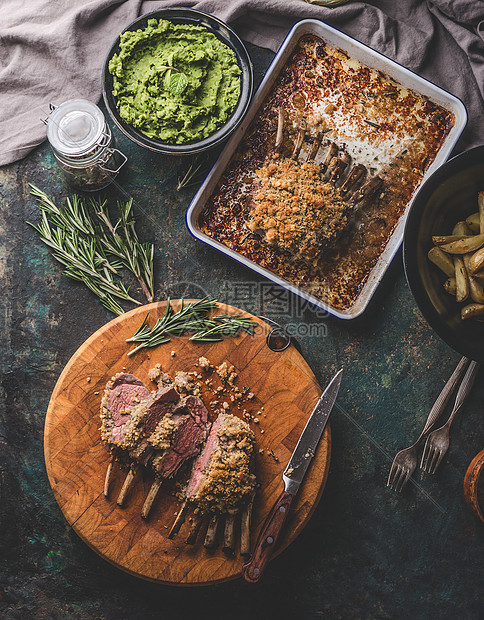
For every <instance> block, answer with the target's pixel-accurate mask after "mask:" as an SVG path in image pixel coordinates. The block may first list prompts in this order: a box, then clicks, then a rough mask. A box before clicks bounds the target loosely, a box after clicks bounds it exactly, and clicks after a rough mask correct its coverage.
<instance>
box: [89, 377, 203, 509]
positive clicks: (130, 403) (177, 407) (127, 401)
mask: <svg viewBox="0 0 484 620" xmlns="http://www.w3.org/2000/svg"><path fill="white" fill-rule="evenodd" d="M154 371H155V372H154V374H151V376H150V378H152V379H153V380H155V379H156V380H158V389H157V390H154V391H152V392H150V391H149V390H148V389H147V388H146V386H145V385H144V384H143V382H142V381H141V380H140V379H138V378H137V377H135V376H134V375H131V374H127V373H119V374H117V375H115V376H114V377H113V378H112V379H111V380H110V381H109V382H108V384H107V385H106V389H105V391H104V394H103V397H102V401H101V439H102V441H103V442H104V443H106V444H107V445H108V447H109V449H110V451H111V454H112V457H113V459H112V460H111V463H110V465H109V467H108V471H107V473H106V480H105V485H104V495H105V496H106V497H107V496H108V493H109V481H110V477H111V471H112V464H113V460H116V461H117V462H118V463H119V464H120V466H121V467H122V468H123V469H127V470H128V473H127V476H126V479H125V481H124V484H123V487H122V489H121V491H120V493H119V496H118V499H117V502H118V504H119V505H120V506H121V505H122V504H123V503H124V500H125V498H126V495H127V492H128V490H129V488H130V486H131V484H132V482H133V480H134V479H135V477H136V474H137V472H139V471H140V470H141V469H142V468H143V467H145V468H148V469H149V470H150V471H151V472H152V473H153V474H154V475H155V482H154V483H153V486H152V488H151V490H150V493H149V495H148V497H147V500H146V502H145V505H144V506H143V511H142V515H143V516H144V517H147V516H148V513H149V511H150V508H151V506H152V503H153V501H154V499H155V497H156V493H157V492H158V489H159V488H160V486H161V484H162V482H163V480H166V479H168V478H173V477H174V476H175V475H176V474H177V472H178V471H179V469H180V467H181V466H182V465H183V463H185V462H186V461H187V460H188V459H190V458H192V457H194V456H196V455H197V454H198V453H199V452H200V450H201V448H202V445H203V443H204V441H205V440H206V438H207V436H208V433H209V430H210V423H209V421H208V411H207V409H206V407H205V405H204V404H203V402H202V400H201V399H200V398H198V397H197V396H193V395H188V396H182V395H181V394H180V393H179V392H178V391H177V389H176V387H175V384H174V383H173V382H172V380H171V378H170V377H169V376H168V375H166V374H165V373H162V372H161V371H160V370H159V369H157V368H155V369H154ZM180 375H181V373H180Z"/></svg>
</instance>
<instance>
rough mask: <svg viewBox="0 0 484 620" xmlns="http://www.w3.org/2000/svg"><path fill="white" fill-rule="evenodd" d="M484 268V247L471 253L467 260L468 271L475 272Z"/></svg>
mask: <svg viewBox="0 0 484 620" xmlns="http://www.w3.org/2000/svg"><path fill="white" fill-rule="evenodd" d="M483 269H484V248H481V249H480V250H478V251H477V252H476V253H475V254H473V255H472V256H471V258H470V260H469V273H472V274H475V273H477V272H478V271H481V270H483Z"/></svg>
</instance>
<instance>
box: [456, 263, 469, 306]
mask: <svg viewBox="0 0 484 620" xmlns="http://www.w3.org/2000/svg"><path fill="white" fill-rule="evenodd" d="M454 268H455V286H456V292H455V298H456V300H457V301H458V302H459V303H460V302H461V301H465V300H466V299H467V298H468V297H469V277H468V275H467V270H466V268H465V265H464V260H463V259H462V257H461V256H454Z"/></svg>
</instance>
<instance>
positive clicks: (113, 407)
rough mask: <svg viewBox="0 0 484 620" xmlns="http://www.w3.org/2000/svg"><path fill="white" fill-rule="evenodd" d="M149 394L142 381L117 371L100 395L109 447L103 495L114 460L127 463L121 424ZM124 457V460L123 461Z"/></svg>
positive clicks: (103, 422) (103, 437) (104, 434)
mask: <svg viewBox="0 0 484 620" xmlns="http://www.w3.org/2000/svg"><path fill="white" fill-rule="evenodd" d="M150 396H151V393H150V391H149V390H148V389H147V388H146V386H145V385H144V384H143V382H142V381H141V380H140V379H138V378H137V377H135V376H134V375H132V374H129V373H118V374H116V375H114V377H112V378H111V379H110V381H108V383H107V385H106V388H105V390H104V393H103V396H102V399H101V429H100V430H101V439H102V441H103V442H104V443H106V444H107V445H108V446H109V448H110V451H111V454H112V458H111V462H110V463H109V465H108V469H107V472H106V477H105V481H104V495H105V497H107V496H108V494H109V483H110V480H111V472H112V468H113V460H114V459H117V460H120V461H121V462H122V463H123V464H126V458H125V454H124V433H123V431H124V428H125V426H126V424H127V422H129V421H130V419H131V414H132V412H133V409H135V408H136V407H137V406H138V405H139V404H140V403H141V402H144V401H146V400H147V399H148V398H149V397H150ZM123 461H124V462H123Z"/></svg>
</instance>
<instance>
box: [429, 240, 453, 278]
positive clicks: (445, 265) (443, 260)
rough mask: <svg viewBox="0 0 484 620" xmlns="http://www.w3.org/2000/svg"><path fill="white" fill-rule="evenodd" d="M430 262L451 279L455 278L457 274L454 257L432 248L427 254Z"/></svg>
mask: <svg viewBox="0 0 484 620" xmlns="http://www.w3.org/2000/svg"><path fill="white" fill-rule="evenodd" d="M427 256H428V258H429V261H430V262H431V263H433V264H434V265H436V266H437V267H438V268H439V269H440V270H441V271H443V272H444V273H445V275H446V276H448V277H449V278H453V277H454V274H455V267H454V261H453V260H452V257H451V256H449V255H448V254H446V253H445V252H442V250H440V249H439V248H435V247H434V248H432V249H430V250H429V253H428V254H427Z"/></svg>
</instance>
